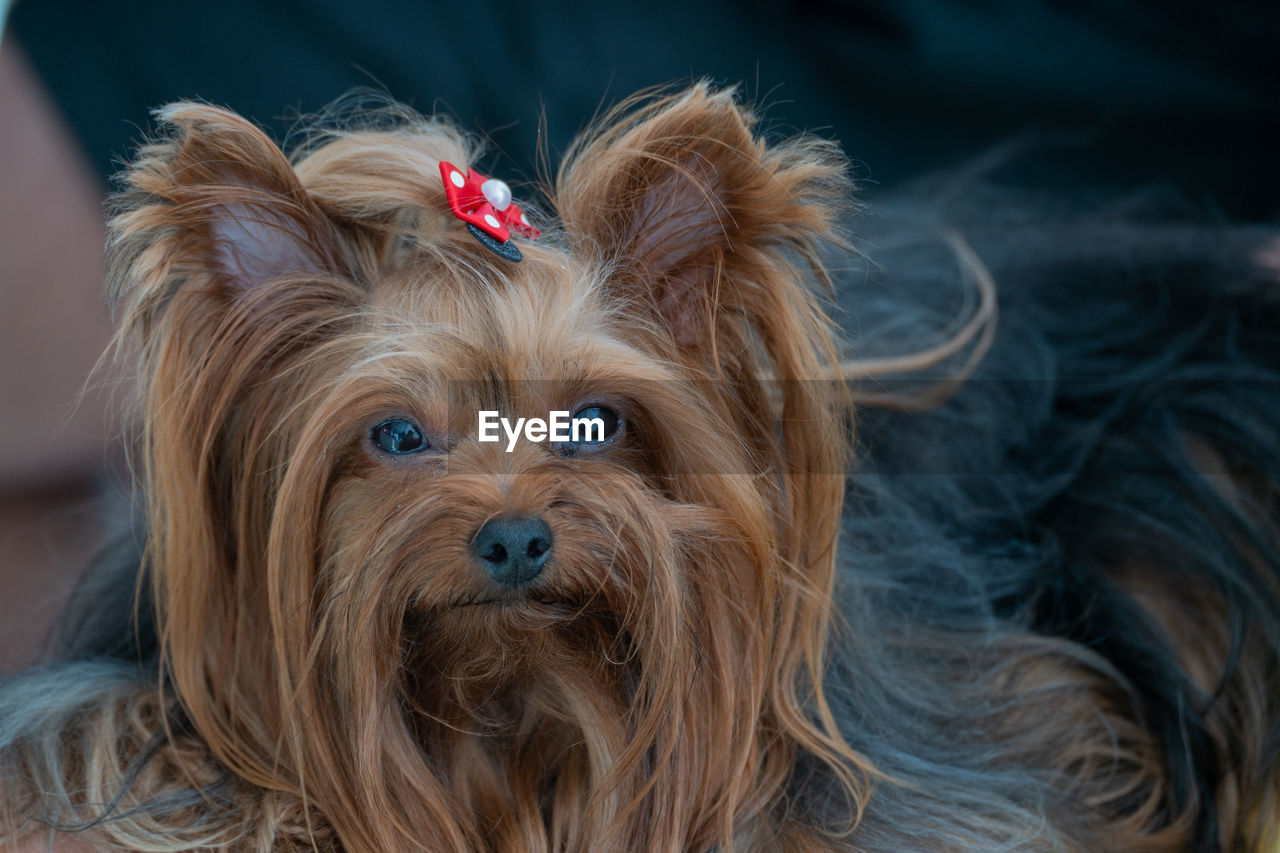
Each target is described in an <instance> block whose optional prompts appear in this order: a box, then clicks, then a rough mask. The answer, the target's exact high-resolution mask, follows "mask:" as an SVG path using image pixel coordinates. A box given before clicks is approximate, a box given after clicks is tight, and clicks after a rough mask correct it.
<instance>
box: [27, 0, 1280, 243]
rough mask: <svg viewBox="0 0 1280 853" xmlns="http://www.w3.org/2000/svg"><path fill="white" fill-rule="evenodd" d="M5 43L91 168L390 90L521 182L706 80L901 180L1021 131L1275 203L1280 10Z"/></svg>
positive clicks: (406, 8) (403, 6)
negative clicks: (167, 116) (201, 106)
mask: <svg viewBox="0 0 1280 853" xmlns="http://www.w3.org/2000/svg"><path fill="white" fill-rule="evenodd" d="M11 26H12V28H13V31H14V34H15V35H16V36H17V39H18V40H19V41H20V42H21V44H22V47H23V48H24V49H25V50H26V52H27V55H28V56H29V58H30V60H31V62H32V63H33V64H34V66H35V67H36V69H37V70H38V72H39V74H40V76H41V78H42V79H43V80H44V81H45V83H46V85H47V86H48V87H49V88H50V90H51V91H52V93H53V94H54V97H55V99H56V101H57V102H58V103H59V105H60V106H61V108H62V109H63V111H64V113H65V115H66V118H67V120H68V121H69V122H70V124H71V127H72V128H73V129H74V131H75V134H76V136H77V137H78V138H79V139H80V140H81V141H82V144H83V146H84V150H85V153H86V154H87V155H88V157H89V158H90V160H91V161H92V162H93V164H94V166H95V167H96V168H97V170H98V171H99V173H100V174H103V175H105V174H108V173H110V172H111V171H112V170H114V168H115V167H116V160H117V159H118V158H120V157H122V156H124V155H126V154H127V153H128V151H129V149H130V145H131V142H132V141H133V140H136V139H137V138H138V136H139V128H141V127H144V126H145V125H146V123H147V110H148V109H150V108H151V107H154V106H156V105H158V104H161V103H164V102H166V101H169V100H173V99H175V98H190V97H198V98H204V99H207V100H209V101H212V102H214V103H218V104H223V105H227V106H230V107H232V108H234V109H236V110H238V111H240V112H242V113H244V114H247V115H249V116H252V117H253V118H255V119H256V120H258V121H259V122H261V123H262V124H264V125H266V126H267V127H269V128H271V129H272V130H274V131H275V132H276V133H277V134H282V133H283V132H284V131H285V130H286V129H287V128H288V126H289V124H290V121H289V117H291V116H294V115H296V114H297V113H298V112H303V113H305V112H309V111H314V110H316V109H319V108H320V107H322V106H324V105H325V104H326V103H327V102H328V101H330V100H331V99H333V98H335V97H336V96H338V95H340V94H341V93H343V92H345V91H347V90H349V89H351V88H352V87H370V86H372V87H377V88H381V89H384V90H385V91H386V92H387V93H388V94H390V95H391V96H393V97H394V98H397V99H399V100H403V101H407V102H409V103H410V104H413V105H414V106H416V107H417V108H418V109H420V110H422V111H444V112H447V113H450V114H452V115H453V116H454V117H455V118H456V119H457V120H458V121H459V122H460V123H461V124H462V126H463V127H464V128H466V129H476V130H479V131H481V132H483V133H485V134H487V135H488V136H489V137H490V138H491V139H492V141H493V144H494V148H495V149H496V150H497V151H498V152H501V154H502V155H504V156H505V157H506V158H508V165H509V166H511V167H513V168H515V169H516V171H517V172H520V173H526V174H527V173H528V172H529V171H530V170H531V168H532V163H533V153H534V150H535V144H536V142H537V137H538V129H539V117H540V115H541V113H542V112H544V111H545V113H546V118H547V121H546V129H547V142H548V143H549V148H550V151H551V153H552V162H555V154H556V153H557V152H559V151H561V150H563V148H564V146H565V144H566V143H567V142H568V140H569V139H570V137H571V136H572V134H573V133H574V132H575V131H576V130H578V129H579V128H580V127H581V125H582V123H583V122H584V121H585V120H586V119H587V118H589V117H590V116H591V115H592V113H593V112H594V111H595V110H596V108H597V107H598V106H599V105H600V104H601V103H602V102H611V101H616V100H617V99H619V98H621V97H624V96H626V95H628V94H630V93H632V92H634V91H636V90H638V89H640V88H643V87H647V86H654V85H658V84H664V83H669V82H672V81H680V80H688V79H690V78H697V77H703V76H707V77H711V78H713V79H715V80H717V81H721V82H725V83H741V84H743V88H744V92H745V93H746V94H747V96H748V97H750V98H752V99H754V100H756V101H758V102H760V103H761V104H763V105H764V106H766V107H767V115H768V117H769V120H770V123H771V125H772V126H773V127H774V128H775V129H778V130H780V131H785V130H788V129H793V130H794V129H799V130H808V131H814V132H817V133H820V134H824V135H829V136H832V137H835V138H837V139H839V140H840V141H841V142H842V143H843V145H844V147H845V149H846V151H847V152H848V153H849V154H850V156H852V157H854V158H856V159H857V160H859V161H860V162H861V163H863V164H865V175H866V176H867V177H869V178H871V179H873V180H875V181H878V182H880V183H882V184H891V183H894V182H897V181H900V180H902V179H903V178H907V177H910V176H912V175H915V174H918V173H920V172H921V171H924V170H928V169H932V168H936V167H940V166H944V165H948V164H950V163H953V162H954V161H956V160H958V159H961V158H964V157H967V156H971V155H973V154H974V153H975V152H977V151H979V150H980V149H982V148H983V147H985V146H989V145H992V144H993V143H996V142H998V141H1000V140H1003V139H1006V138H1008V137H1009V136H1011V135H1014V134H1020V133H1023V132H1026V131H1029V130H1039V131H1057V130H1067V131H1076V132H1083V133H1085V134H1088V135H1089V140H1088V144H1087V145H1086V146H1083V147H1082V149H1081V150H1079V151H1077V152H1076V153H1075V154H1074V156H1068V155H1066V154H1063V155H1062V156H1063V162H1062V166H1063V168H1064V169H1065V170H1066V172H1064V173H1063V175H1062V179H1063V180H1072V181H1087V182H1090V183H1093V184H1095V185H1101V184H1111V183H1119V184H1129V183H1132V182H1147V183H1149V182H1153V181H1170V182H1173V183H1175V184H1176V185H1178V186H1180V187H1183V188H1185V189H1186V190H1187V192H1188V193H1190V194H1192V195H1195V196H1203V197H1205V198H1211V199H1212V200H1213V202H1214V203H1215V204H1217V205H1220V206H1221V207H1222V209H1223V210H1225V211H1226V212H1227V213H1228V214H1230V215H1233V216H1244V217H1260V218H1267V217H1271V216H1273V215H1274V214H1275V213H1276V212H1277V210H1278V209H1280V201H1278V196H1280V193H1277V189H1278V188H1280V169H1277V168H1276V153H1277V151H1280V3H1277V2H1275V0H1247V2H1232V1H1231V0H1227V2H1217V3H1210V2H1196V3H1178V2H1155V0H1110V2H1108V0H1079V2H1067V0H1023V1H1022V2H1018V1H1017V0H844V2H841V0H802V1H801V2H792V3H784V2H778V0H745V2H738V3H729V2H710V3H690V2H672V0H650V2H647V3H644V4H634V5H631V4H621V3H616V4H615V3H599V2H566V3H510V2H492V0H477V2H470V3H451V4H443V3H418V2H387V1H386V0H373V2H363V3H350V2H342V0H314V2H304V0H284V1H283V2H255V0H223V2H218V3H184V2H171V1H170V2H158V1H157V0H141V2H133V3H128V2H125V3H85V2H76V1H75V0H23V1H21V2H18V3H17V6H16V8H15V10H14V12H13V17H12V21H11Z"/></svg>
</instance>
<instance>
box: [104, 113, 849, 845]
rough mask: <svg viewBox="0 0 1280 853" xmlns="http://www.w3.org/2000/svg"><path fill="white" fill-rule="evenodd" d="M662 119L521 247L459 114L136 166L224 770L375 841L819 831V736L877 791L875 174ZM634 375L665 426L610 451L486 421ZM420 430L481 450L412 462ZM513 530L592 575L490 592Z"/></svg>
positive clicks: (142, 362) (208, 716)
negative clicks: (854, 305)
mask: <svg viewBox="0 0 1280 853" xmlns="http://www.w3.org/2000/svg"><path fill="white" fill-rule="evenodd" d="M621 114H622V113H619V115H621ZM630 115H631V118H630V120H629V122H628V123H626V124H616V123H615V122H614V120H613V119H612V118H609V119H606V120H605V121H604V122H603V124H602V126H603V127H604V128H606V130H605V131H604V133H603V134H601V135H595V136H592V137H589V138H591V139H592V140H593V141H591V142H590V143H588V144H586V145H584V146H583V147H582V148H581V149H580V150H578V151H577V152H575V154H574V155H573V157H572V158H571V161H570V165H569V166H568V167H567V168H566V169H565V170H564V172H563V174H562V178H561V182H560V184H559V186H558V187H557V190H556V192H555V194H554V197H553V201H554V203H555V205H556V206H557V208H558V211H559V213H560V216H561V218H562V220H563V222H564V231H563V233H562V234H560V235H557V236H556V237H554V238H553V239H552V241H550V242H549V243H548V244H547V245H545V246H544V245H541V244H538V245H530V246H527V247H525V248H524V253H525V258H526V260H525V261H524V263H522V264H520V265H519V266H518V267H511V266H506V267H503V268H501V269H499V267H498V266H497V265H496V264H495V263H494V262H493V261H492V260H491V259H490V258H489V257H486V255H485V253H484V250H483V249H481V248H480V247H479V246H478V245H477V244H476V243H474V241H473V240H472V239H471V237H470V236H469V235H467V234H466V233H465V232H463V231H461V230H460V229H459V228H458V227H457V226H456V224H455V223H453V222H451V221H450V219H449V216H448V214H447V213H446V211H445V206H444V199H443V192H442V189H441V187H440V179H439V172H438V170H437V167H436V163H437V161H438V160H441V159H448V160H451V161H454V162H459V163H466V162H468V161H469V154H470V152H469V151H468V150H467V146H466V144H465V142H464V140H462V139H461V138H459V137H458V136H457V135H456V134H455V133H453V132H452V131H451V130H449V129H448V128H446V127H443V126H441V125H438V124H419V125H413V126H409V127H407V128H404V129H401V130H396V131H391V132H356V133H351V134H347V135H342V136H340V137H339V138H337V139H334V140H333V141H331V142H329V143H328V144H327V145H325V146H324V147H322V148H320V149H319V150H318V151H317V152H316V153H315V154H313V155H311V156H309V157H306V158H304V159H302V160H301V161H300V162H299V163H298V165H297V168H296V171H295V169H294V168H293V167H291V165H290V163H289V162H288V161H287V160H286V159H285V158H284V157H283V155H281V154H280V153H279V151H278V150H277V149H276V148H275V146H274V145H273V144H272V143H270V142H269V141H268V140H267V139H266V138H265V137H264V136H263V135H262V134H261V133H260V132H259V131H258V130H257V129H256V128H254V127H253V126H251V125H249V124H248V123H247V122H245V121H244V120H242V119H240V118H238V117H236V116H234V115H231V114H229V113H227V112H225V111H222V110H219V109H216V108H212V107H207V106H201V105H194V104H178V105H175V106H173V107H170V108H167V109H166V110H165V111H163V112H162V113H161V116H160V117H161V119H162V120H163V121H164V123H165V124H166V125H167V126H168V127H169V128H170V129H171V132H170V134H169V135H168V136H167V137H166V138H165V139H163V140H162V141H159V142H157V143H155V144H153V145H151V146H150V147H148V148H147V149H146V150H145V151H144V152H143V153H142V155H141V156H140V157H139V159H138V161H137V163H136V164H135V166H134V168H133V170H132V171H131V173H130V175H129V178H128V181H129V189H128V191H127V193H126V195H125V196H124V197H123V198H122V199H121V211H122V212H121V213H120V214H119V215H118V216H117V217H116V218H115V220H114V221H113V230H112V247H111V248H112V257H113V259H114V260H113V267H112V294H113V299H114V301H115V303H116V304H117V306H118V309H119V310H120V311H121V314H122V336H123V340H124V341H125V342H126V343H127V344H128V345H129V346H130V347H131V348H134V349H136V351H137V352H138V353H139V366H138V373H139V376H140V377H141V378H142V385H143V391H142V402H141V409H142V413H143V422H144V423H145V438H144V443H145V460H146V480H147V494H148V499H149V517H150V519H151V523H152V528H151V540H150V545H149V554H148V558H149V563H150V565H151V566H152V567H153V568H154V572H155V582H156V589H157V593H156V594H157V596H158V600H157V609H158V612H159V613H160V614H161V616H162V622H161V637H162V644H163V649H164V654H163V658H164V665H165V670H166V682H167V683H168V684H170V685H171V689H172V691H173V693H174V695H175V696H176V698H178V699H179V700H180V702H181V705H182V709H183V711H184V713H185V715H186V716H187V718H188V719H189V720H190V722H191V725H192V727H193V728H194V730H195V731H197V732H198V733H199V734H200V737H201V738H202V739H203V741H204V743H206V744H207V745H208V748H209V750H210V752H211V753H212V755H213V756H214V757H215V758H216V759H217V760H218V761H219V762H221V763H222V764H223V765H225V766H226V767H227V768H228V769H229V770H230V771H231V772H232V773H234V774H235V775H236V777H238V778H239V779H242V780H244V781H245V782H247V783H248V784H250V785H251V786H254V787H256V788H261V789H264V790H268V791H277V792H280V793H282V794H284V795H287V796H288V797H291V798H296V799H297V800H298V801H300V802H305V803H306V804H308V805H309V806H311V807H313V808H314V809H315V810H316V811H317V812H319V813H320V814H323V815H324V819H325V821H326V822H327V824H328V825H330V826H332V828H333V831H334V833H335V834H336V836H337V837H338V838H339V839H340V840H341V843H342V845H343V846H344V847H345V848H347V849H352V850H381V851H389V850H401V849H403V850H410V849H423V848H425V849H436V850H443V849H493V850H513V849H528V850H541V849H546V850H551V849H556V850H604V849H616V850H639V849H667V850H685V849H707V848H710V847H712V846H714V845H721V846H724V847H726V848H727V847H729V846H730V845H731V844H732V842H733V840H734V838H735V837H736V838H749V839H751V841H752V844H753V845H754V846H757V847H769V846H773V845H775V844H779V845H781V844H784V843H785V844H788V845H793V846H796V847H808V846H810V843H811V840H812V839H811V836H813V835H816V833H817V830H814V832H813V833H811V832H809V831H807V830H804V829H802V828H798V827H794V826H789V825H787V823H786V822H785V820H784V819H783V817H784V815H785V813H786V808H787V804H786V791H787V783H788V780H789V778H790V776H791V774H792V773H793V771H794V767H795V763H796V760H797V756H798V754H800V753H801V752H804V753H807V754H810V755H813V756H816V757H817V758H818V759H820V760H821V761H823V762H825V763H827V764H828V765H829V766H830V767H831V768H832V770H833V771H834V772H835V774H836V777H837V778H838V779H839V780H840V783H841V785H842V786H843V787H844V788H845V790H846V794H847V796H848V797H849V799H850V800H851V802H852V803H854V804H855V805H856V804H858V803H860V802H861V801H862V800H863V799H864V798H865V797H866V794H867V785H868V778H869V775H870V768H868V767H867V766H866V765H865V763H864V762H862V761H860V760H859V758H858V756H857V755H855V754H853V753H852V752H851V751H850V750H849V748H848V747H847V746H846V745H845V744H844V742H843V740H842V739H841V737H840V736H839V734H838V733H837V732H836V730H835V727H834V724H833V723H832V721H831V720H830V717H829V715H828V714H827V713H826V712H825V710H824V707H825V706H824V703H823V700H822V693H821V673H822V669H823V645H824V642H825V637H826V633H827V625H828V622H829V619H830V613H829V608H830V600H831V596H830V593H831V584H832V578H833V561H834V540H835V536H836V532H837V528H838V521H839V514H840V503H841V501H840V495H841V490H842V477H841V472H842V471H843V465H842V463H841V462H840V460H841V459H842V458H843V456H844V448H845V447H846V446H848V442H847V440H846V438H847V437H846V436H845V435H844V434H843V429H842V427H841V426H840V425H841V423H842V419H841V417H840V416H839V415H838V412H837V411H836V410H835V409H833V404H832V402H831V400H832V395H831V394H830V393H829V391H830V389H829V388H826V387H822V386H819V385H817V384H815V383H812V382H808V381H802V380H807V379H809V378H811V377H814V376H817V375H818V373H819V369H820V367H821V366H822V365H825V364H829V363H831V361H832V360H833V353H834V346H833V344H832V341H831V337H830V329H829V327H828V324H827V321H826V320H825V319H824V317H823V315H822V313H821V312H820V310H819V309H818V307H817V306H816V304H815V300H814V294H813V293H812V292H811V285H809V284H806V282H810V281H812V278H811V276H810V274H809V273H810V270H811V269H817V268H819V264H818V257H817V255H818V252H819V244H820V242H821V241H823V240H826V239H830V238H832V237H834V236H835V233H834V231H833V229H832V223H834V222H836V221H838V219H839V216H838V212H837V210H836V209H835V206H836V205H837V204H838V203H840V201H841V200H842V199H843V198H845V197H846V196H847V192H846V191H847V187H846V184H845V181H844V176H843V171H842V169H843V166H842V161H841V159H840V157H839V156H838V154H837V152H836V151H835V150H834V149H832V148H831V147H829V146H826V145H823V144H820V143H815V142H812V141H801V142H797V143H795V144H791V145H785V146H780V147H773V148H766V147H765V146H764V145H763V144H762V143H761V142H759V141H757V140H756V139H754V138H753V137H752V135H751V132H750V126H749V122H750V119H749V118H748V116H747V115H746V114H745V113H744V112H743V111H742V110H741V109H740V108H739V107H738V106H736V105H735V104H734V102H733V100H732V97H731V95H730V94H727V93H720V94H712V93H711V92H709V91H708V90H706V89H702V88H700V89H696V90H694V91H692V92H690V93H688V94H686V95H684V96H683V97H680V98H678V99H670V100H663V101H658V102H656V103H653V104H651V105H649V106H648V107H646V108H645V109H643V110H642V111H641V112H640V113H638V114H635V113H630ZM244 223H249V224H248V225H247V226H246V225H245V224H244ZM246 231H251V232H253V233H252V234H251V235H250V236H249V237H248V239H245V232H246ZM246 246H247V247H248V248H246ZM566 248H568V249H569V250H570V251H568V252H566V251H565V250H566ZM765 372H770V373H772V375H773V376H774V377H775V380H776V381H775V382H774V383H773V384H772V385H771V386H770V388H769V389H766V388H763V387H762V386H761V383H760V382H759V381H758V377H760V376H761V375H762V374H763V373H765ZM531 379H532V380H534V381H530V380H531ZM596 389H601V390H596ZM771 390H777V391H778V393H777V394H776V395H775V394H771V393H770V391H771ZM598 393H607V394H608V395H609V399H610V400H615V401H617V404H618V406H619V409H620V410H621V411H624V412H625V413H626V415H625V417H626V418H627V420H628V423H629V425H630V429H631V432H630V435H629V437H628V441H629V442H630V443H628V444H624V445H622V446H620V447H618V448H616V449H615V450H614V451H611V453H612V456H611V457H610V458H603V457H602V458H599V459H582V460H565V459H561V458H558V457H556V456H555V455H554V454H548V453H547V452H546V450H545V448H541V447H537V446H528V447H523V448H520V449H519V450H518V452H516V453H514V454H510V455H507V454H504V453H503V452H502V451H501V449H500V448H499V447H497V446H496V445H494V446H483V445H479V444H478V443H476V442H475V440H474V429H475V426H474V421H475V411H476V410H477V409H478V408H484V407H488V406H493V407H495V408H501V409H503V410H504V413H509V414H511V415H512V416H516V415H524V416H534V415H538V414H542V413H545V412H546V411H548V410H549V409H550V408H556V407H560V406H566V405H568V406H571V405H572V404H574V403H575V402H577V401H579V400H582V399H589V398H590V397H591V395H593V394H598ZM396 412H409V413H411V414H413V415H415V416H416V417H417V418H418V419H419V420H420V421H421V422H422V423H424V424H426V425H428V428H429V429H431V430H432V431H433V434H434V435H437V436H448V438H447V440H448V441H449V442H450V443H451V451H450V453H449V458H448V461H447V463H446V462H444V461H443V460H440V459H428V460H424V461H417V460H414V461H411V462H404V461H402V460H394V461H393V462H390V463H389V462H388V461H386V460H381V459H376V458H373V457H372V455H371V453H370V451H369V449H368V447H367V446H365V445H364V444H362V440H363V439H364V438H365V436H366V434H367V430H368V428H369V425H370V423H371V422H373V421H371V420H370V419H373V420H374V421H376V419H377V418H379V417H382V416H385V415H387V414H388V413H396ZM779 422H781V423H784V424H786V425H787V427H786V429H785V430H784V431H783V432H782V433H781V434H779V433H778V432H777V430H776V429H775V424H777V423H779ZM744 437H749V439H748V440H747V441H745V442H744V440H743V439H744ZM446 469H447V474H446ZM690 472H692V475H690ZM655 484H661V486H660V487H658V486H656V485H655ZM513 512H518V513H534V514H540V515H542V516H543V517H545V518H546V519H547V521H548V523H549V524H550V525H551V527H552V529H553V530H554V531H555V532H556V541H557V543H558V544H557V546H556V549H557V550H556V556H555V567H554V571H553V572H552V573H551V577H549V578H548V580H547V583H546V584H544V585H542V586H540V587H539V589H538V592H537V599H538V600H536V601H529V602H527V603H521V604H518V605H513V606H509V607H492V606H488V607H486V606H479V607H469V606H467V603H468V602H469V600H471V599H473V598H476V597H480V596H482V595H483V594H484V590H483V586H482V581H483V579H482V578H480V577H478V576H477V572H476V570H475V568H474V566H473V565H472V564H471V561H470V560H469V558H468V554H467V549H466V545H467V543H468V541H469V540H470V538H471V537H473V536H474V532H475V530H476V529H477V528H478V527H479V526H480V525H481V524H482V523H483V522H484V521H485V520H486V519H488V518H490V517H493V516H496V515H498V514H502V513H513ZM769 839H773V840H772V841H770V840H769Z"/></svg>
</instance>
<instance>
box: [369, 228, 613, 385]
mask: <svg viewBox="0 0 1280 853" xmlns="http://www.w3.org/2000/svg"><path fill="white" fill-rule="evenodd" d="M602 281H603V274H602V273H601V272H600V271H599V270H597V269H596V268H594V267H593V266H592V265H590V264H587V263H582V262H580V261H578V260H577V259H575V258H573V257H571V256H570V255H568V254H566V253H563V252H561V251H559V250H557V249H555V248H553V247H547V248H542V247H536V248H526V250H525V259H524V261H522V262H520V263H507V262H501V263H500V265H499V264H493V263H487V262H479V263H478V262H476V261H475V260H474V258H473V257H461V258H448V257H444V258H442V257H440V256H438V255H437V256H434V257H429V258H418V259H414V260H412V261H410V262H408V263H405V264H403V265H401V266H400V267H398V268H397V269H395V270H392V271H390V272H388V273H387V274H386V275H385V276H383V277H382V279H381V280H380V281H378V282H377V283H376V284H375V286H374V287H373V288H372V290H371V293H370V301H369V306H368V308H369V312H370V316H371V318H372V319H373V322H374V324H375V326H381V327H384V328H395V329H396V330H397V337H398V338H400V339H401V340H403V337H404V336H405V335H406V334H408V335H409V336H411V337H412V338H414V339H416V340H417V341H418V342H419V345H420V346H422V347H424V348H426V349H432V350H434V349H438V348H441V349H449V350H452V351H453V352H454V357H455V358H465V356H464V355H463V353H464V352H465V351H471V352H475V353H483V355H484V358H485V359H486V360H492V359H493V356H494V355H495V354H501V355H503V356H504V358H503V361H505V362H507V363H508V364H509V365H510V366H511V368H512V369H519V370H523V371H530V370H535V371H536V370H537V369H538V368H539V367H541V368H543V369H545V370H547V371H552V372H559V371H561V370H563V369H564V365H565V364H566V362H572V363H577V362H580V361H581V360H582V359H583V358H584V357H585V356H586V355H587V354H589V353H590V352H591V351H592V350H593V349H597V348H599V347H602V346H603V347H608V348H610V349H612V348H614V345H615V344H616V340H617V336H618V333H619V331H620V330H618V329H617V328H615V325H616V320H615V317H614V311H613V306H612V303H611V300H610V299H609V297H608V294H607V291H606V288H605V287H604V285H603V283H602ZM454 367H458V368H464V367H465V365H462V364H455V365H454Z"/></svg>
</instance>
